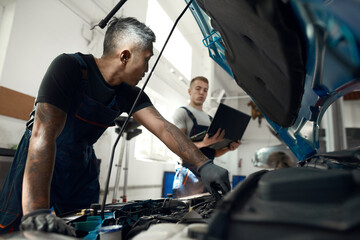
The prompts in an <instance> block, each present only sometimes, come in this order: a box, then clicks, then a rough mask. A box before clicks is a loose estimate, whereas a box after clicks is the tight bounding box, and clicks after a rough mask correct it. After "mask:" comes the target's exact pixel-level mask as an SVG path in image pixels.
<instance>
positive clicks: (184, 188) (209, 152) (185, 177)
mask: <svg viewBox="0 0 360 240" xmlns="http://www.w3.org/2000/svg"><path fill="white" fill-rule="evenodd" d="M181 108H183V109H185V110H186V112H187V114H188V116H189V117H190V118H191V120H192V121H193V124H194V125H193V127H192V128H191V131H190V136H189V137H192V136H194V135H196V134H198V133H201V132H203V131H206V130H207V129H208V128H209V126H204V125H198V123H197V120H196V118H195V116H194V115H193V113H192V112H191V111H190V110H189V109H187V108H186V107H181ZM209 118H210V121H212V117H211V116H209ZM200 150H201V152H202V153H203V154H204V155H205V156H207V157H208V158H209V159H214V158H215V150H214V149H212V148H208V147H204V148H200ZM190 169H191V170H190ZM204 192H206V189H205V188H204V185H203V184H202V182H201V179H200V176H199V175H198V174H197V172H196V170H195V168H194V167H193V166H191V165H189V164H186V163H183V164H182V166H178V167H177V168H176V173H175V178H174V183H173V196H174V197H184V196H190V195H194V194H199V193H204Z"/></svg>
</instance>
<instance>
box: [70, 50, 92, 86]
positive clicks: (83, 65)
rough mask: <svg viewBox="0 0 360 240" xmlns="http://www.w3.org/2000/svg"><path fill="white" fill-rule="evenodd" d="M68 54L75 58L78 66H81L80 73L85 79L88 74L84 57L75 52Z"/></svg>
mask: <svg viewBox="0 0 360 240" xmlns="http://www.w3.org/2000/svg"><path fill="white" fill-rule="evenodd" d="M70 56H72V57H73V58H75V59H76V60H77V61H78V62H79V64H80V66H81V73H82V78H83V79H85V80H87V79H88V78H87V77H88V75H87V65H86V62H85V61H84V59H83V58H82V57H81V56H80V55H79V54H77V53H72V54H70Z"/></svg>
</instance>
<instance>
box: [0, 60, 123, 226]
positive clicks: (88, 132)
mask: <svg viewBox="0 0 360 240" xmlns="http://www.w3.org/2000/svg"><path fill="white" fill-rule="evenodd" d="M73 56H74V57H75V58H76V59H77V60H78V61H79V62H80V64H81V68H82V73H83V77H82V81H81V87H80V88H79V90H78V91H77V94H76V95H75V96H74V98H73V99H72V100H73V101H72V103H73V104H72V106H70V109H69V111H68V113H67V119H66V123H65V127H64V129H63V131H62V132H61V134H60V136H59V137H58V138H57V140H56V146H57V152H56V159H55V167H54V173H53V178H52V183H51V193H50V206H51V207H53V208H54V210H55V212H56V214H61V213H64V212H68V211H71V210H75V209H82V208H88V207H89V206H90V204H91V203H97V202H98V201H99V192H100V187H99V181H98V177H99V164H98V160H97V158H96V156H95V153H94V149H93V146H92V145H93V144H94V143H95V142H96V141H97V140H98V139H99V137H100V136H101V135H102V134H103V132H104V131H105V130H106V129H107V127H109V126H112V125H113V124H114V119H115V118H116V117H117V116H118V115H119V114H120V111H119V108H118V105H117V98H118V97H117V95H115V96H114V98H113V99H112V101H111V102H110V104H108V106H104V105H103V104H101V103H99V102H97V101H95V100H93V99H91V98H89V97H88V96H87V95H86V94H85V93H86V89H87V85H88V81H87V71H86V68H87V66H86V63H85V62H84V60H83V59H82V58H81V57H80V56H79V55H76V54H74V55H73ZM30 137H31V131H30V130H28V129H26V131H25V134H24V136H23V138H22V140H21V142H20V144H19V147H18V149H17V151H16V154H15V157H14V161H13V164H12V166H11V169H10V171H9V174H8V176H7V179H6V181H5V184H4V188H3V190H2V192H1V195H0V233H5V232H11V231H13V230H15V231H16V230H18V227H19V224H20V219H21V216H22V206H21V192H22V179H23V174H24V168H25V163H26V158H27V154H28V146H29V139H30Z"/></svg>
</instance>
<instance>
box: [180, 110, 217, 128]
mask: <svg viewBox="0 0 360 240" xmlns="http://www.w3.org/2000/svg"><path fill="white" fill-rule="evenodd" d="M181 108H183V109H185V110H186V112H187V114H188V115H189V117H190V118H191V120H192V121H193V122H194V125H198V124H197V121H196V118H195V116H194V114H193V113H192V112H191V111H190V110H189V109H187V108H186V107H181ZM208 116H209V119H210V122H211V121H212V120H213V118H212V117H211V116H210V115H208Z"/></svg>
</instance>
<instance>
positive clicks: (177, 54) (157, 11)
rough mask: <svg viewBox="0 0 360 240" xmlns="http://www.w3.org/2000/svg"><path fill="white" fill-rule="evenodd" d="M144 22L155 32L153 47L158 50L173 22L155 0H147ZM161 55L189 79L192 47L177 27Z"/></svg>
mask: <svg viewBox="0 0 360 240" xmlns="http://www.w3.org/2000/svg"><path fill="white" fill-rule="evenodd" d="M179 14H180V11H179ZM146 24H147V25H149V27H150V28H151V29H152V30H153V31H154V32H155V34H156V42H155V44H154V47H155V48H156V49H157V50H158V51H159V52H160V51H161V49H162V47H163V46H164V43H165V41H166V39H167V37H168V35H169V33H170V30H171V28H172V26H173V24H174V23H173V22H172V21H171V19H170V17H169V16H168V15H167V13H166V12H165V11H164V10H163V8H162V7H161V6H160V4H159V3H158V1H157V0H149V4H148V10H147V15H146ZM163 57H165V58H166V59H167V60H168V61H169V62H171V64H172V65H173V66H174V67H175V68H176V69H178V70H179V71H180V72H181V73H182V75H183V76H184V77H185V78H187V79H191V65H192V64H191V60H192V47H191V45H190V44H189V43H188V41H187V40H186V39H185V37H184V36H183V35H182V34H181V32H180V31H179V30H178V29H177V28H176V29H175V30H174V32H173V34H172V36H171V38H170V40H169V42H168V44H167V46H166V48H165V50H164V52H163Z"/></svg>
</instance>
